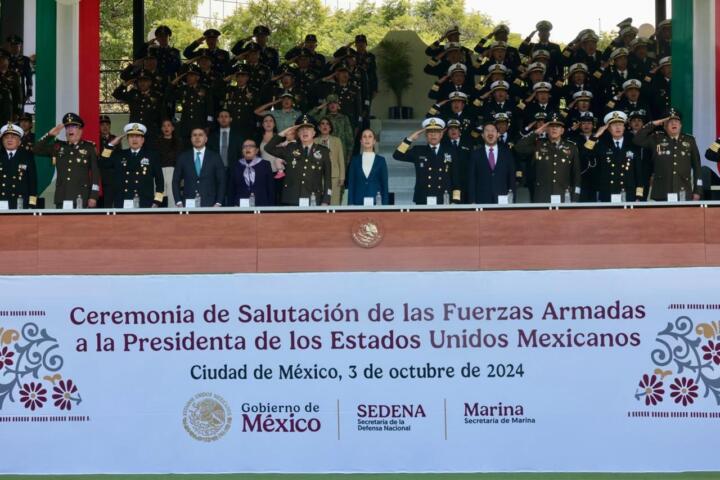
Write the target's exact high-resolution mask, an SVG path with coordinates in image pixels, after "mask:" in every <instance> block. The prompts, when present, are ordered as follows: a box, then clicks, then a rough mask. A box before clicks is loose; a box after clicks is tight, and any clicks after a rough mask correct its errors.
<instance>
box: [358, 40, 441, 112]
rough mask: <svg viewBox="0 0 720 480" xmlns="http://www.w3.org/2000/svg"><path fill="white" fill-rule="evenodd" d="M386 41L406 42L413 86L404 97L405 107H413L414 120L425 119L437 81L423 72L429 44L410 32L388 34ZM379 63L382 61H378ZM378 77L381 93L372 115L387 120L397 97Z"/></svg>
mask: <svg viewBox="0 0 720 480" xmlns="http://www.w3.org/2000/svg"><path fill="white" fill-rule="evenodd" d="M384 39H387V40H392V41H396V42H405V43H406V44H407V46H408V53H409V54H410V58H411V61H412V85H411V86H410V88H409V89H408V90H407V91H406V92H405V94H404V95H403V106H406V107H413V109H414V118H416V119H420V118H423V117H424V116H425V112H427V110H428V108H430V105H432V103H433V102H432V101H431V100H430V99H429V98H428V96H427V94H428V92H429V91H430V88H431V87H432V85H433V83H434V82H435V80H436V78H435V77H433V76H431V75H427V74H426V73H424V72H423V67H425V65H426V63H427V61H428V57H426V56H425V49H426V48H427V44H426V43H425V42H423V41H422V40H421V39H420V37H418V35H417V33H415V32H412V31H409V30H403V31H395V32H388V33H387V35H385V38H384ZM373 53H374V54H375V55H378V53H377V51H376V50H373ZM379 61H380V59H378V62H379ZM378 76H379V78H378V81H379V90H380V91H379V93H378V94H377V96H376V97H375V100H374V101H373V105H372V114H373V115H375V116H376V117H377V118H380V119H387V118H388V108H389V107H393V106H395V95H393V93H392V91H391V90H390V89H389V88H388V86H387V84H385V82H384V80H383V78H382V77H381V76H380V74H379V73H378Z"/></svg>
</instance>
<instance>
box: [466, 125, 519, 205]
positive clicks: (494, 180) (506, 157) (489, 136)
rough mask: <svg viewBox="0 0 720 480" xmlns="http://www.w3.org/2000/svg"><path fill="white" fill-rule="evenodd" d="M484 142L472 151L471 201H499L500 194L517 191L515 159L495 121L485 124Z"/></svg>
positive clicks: (469, 198)
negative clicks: (502, 140)
mask: <svg viewBox="0 0 720 480" xmlns="http://www.w3.org/2000/svg"><path fill="white" fill-rule="evenodd" d="M482 138H483V141H484V143H485V144H484V145H481V146H480V147H478V148H476V149H475V150H473V152H472V154H471V155H470V172H469V182H470V184H469V186H468V200H469V201H470V203H497V201H498V195H507V194H508V192H510V191H513V192H514V191H515V159H514V158H513V154H512V153H511V152H510V149H509V148H507V147H506V146H505V145H500V144H498V130H497V127H496V126H495V124H494V123H486V124H485V125H484V126H483V133H482Z"/></svg>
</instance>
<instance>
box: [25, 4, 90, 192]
mask: <svg viewBox="0 0 720 480" xmlns="http://www.w3.org/2000/svg"><path fill="white" fill-rule="evenodd" d="M24 9H25V11H24V18H25V26H24V36H25V37H26V38H28V39H31V43H30V44H29V42H28V41H27V40H26V42H25V55H31V54H32V53H34V52H36V64H35V102H36V103H35V104H36V108H35V116H36V117H35V134H36V138H40V137H41V136H42V135H44V134H45V133H46V132H47V131H48V130H50V129H51V128H52V127H54V126H55V125H57V124H58V123H60V120H61V119H62V116H63V115H64V114H65V113H68V112H74V113H78V114H79V115H80V116H81V117H82V119H83V121H84V122H85V129H84V133H83V136H84V138H85V139H86V140H92V141H94V142H97V140H98V138H99V136H100V133H99V132H100V125H99V116H100V0H82V1H80V0H25V1H24ZM32 40H34V42H32ZM32 43H34V49H33V50H32V51H31V50H30V49H29V48H28V47H29V46H31V45H32ZM36 163H37V166H38V191H39V192H42V191H44V190H45V189H46V188H47V187H48V186H49V185H50V183H51V181H52V178H53V173H54V168H53V167H52V164H51V162H50V160H49V159H47V158H43V157H38V159H37V160H36Z"/></svg>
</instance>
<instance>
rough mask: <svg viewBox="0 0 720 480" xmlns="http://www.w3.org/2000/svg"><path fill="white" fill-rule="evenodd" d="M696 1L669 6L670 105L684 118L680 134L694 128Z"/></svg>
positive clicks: (676, 2)
mask: <svg viewBox="0 0 720 480" xmlns="http://www.w3.org/2000/svg"><path fill="white" fill-rule="evenodd" d="M695 1H696V0H692V1H687V0H673V2H672V12H673V19H672V22H673V23H672V29H673V35H672V63H673V69H672V82H671V84H672V85H671V87H672V88H671V92H670V95H671V99H672V105H673V106H674V107H675V108H677V109H679V110H680V112H681V113H682V116H683V130H685V131H686V132H691V131H692V128H693V124H692V119H693V12H694V8H693V5H694V4H695Z"/></svg>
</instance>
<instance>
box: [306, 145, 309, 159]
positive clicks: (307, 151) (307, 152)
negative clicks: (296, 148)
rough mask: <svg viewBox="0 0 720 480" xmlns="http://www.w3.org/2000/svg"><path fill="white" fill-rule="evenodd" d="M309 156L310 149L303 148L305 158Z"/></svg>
mask: <svg viewBox="0 0 720 480" xmlns="http://www.w3.org/2000/svg"><path fill="white" fill-rule="evenodd" d="M309 156H310V147H305V158H307V157H309Z"/></svg>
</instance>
